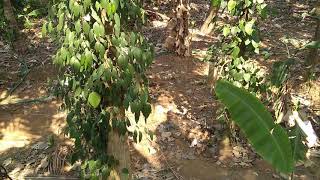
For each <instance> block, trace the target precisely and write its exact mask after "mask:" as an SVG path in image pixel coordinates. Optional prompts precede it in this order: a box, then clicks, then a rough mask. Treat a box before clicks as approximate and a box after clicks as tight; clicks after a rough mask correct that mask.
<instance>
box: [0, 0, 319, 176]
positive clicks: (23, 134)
mask: <svg viewBox="0 0 320 180" xmlns="http://www.w3.org/2000/svg"><path fill="white" fill-rule="evenodd" d="M191 2H192V3H194V4H195V5H196V6H195V7H196V8H198V10H196V9H195V8H194V9H193V10H192V11H191V17H192V18H193V20H194V21H195V24H196V25H199V24H201V22H202V21H203V19H204V17H205V12H206V11H207V9H208V7H207V6H206V5H205V4H206V3H207V2H202V1H199V2H198V1H191ZM268 2H269V3H270V4H271V6H272V7H273V8H274V9H275V11H276V12H277V14H276V15H274V19H276V20H267V21H266V22H265V23H264V24H262V26H263V27H264V29H265V30H263V31H262V35H263V36H264V43H265V46H266V47H267V48H270V49H269V50H270V52H272V53H273V55H272V56H271V57H270V61H268V62H265V61H261V64H263V65H264V66H265V67H266V68H268V67H270V64H271V62H274V61H277V60H282V59H284V58H286V46H285V45H284V44H281V43H279V41H280V40H279V39H280V38H281V37H282V36H284V35H289V36H290V37H298V38H299V39H300V40H308V39H310V38H311V36H312V29H311V28H309V27H313V24H312V23H310V22H309V21H307V20H301V18H298V19H297V18H295V17H293V16H291V14H294V13H288V11H290V12H291V11H292V12H301V11H303V10H304V9H307V8H308V5H305V4H302V3H297V4H296V5H295V6H294V8H293V9H290V10H289V9H286V8H285V7H286V6H285V5H286V4H285V3H284V2H282V1H275V0H272V1H271V0H270V1H268ZM163 11H164V12H167V10H163ZM159 12H161V13H164V12H162V9H161V8H159ZM195 14H196V15H195ZM193 15H194V16H193ZM300 21H301V22H300ZM284 22H286V23H284ZM157 23H158V24H157ZM159 24H160V25H159ZM165 24H166V22H163V21H159V22H155V21H154V23H153V25H150V27H148V28H146V30H145V32H144V33H145V34H146V36H147V37H148V38H149V39H150V41H151V42H152V43H154V45H155V46H157V47H158V49H160V51H161V52H158V54H157V57H156V58H155V61H154V63H153V64H152V66H151V68H150V70H149V72H148V77H149V80H150V96H151V98H152V108H153V112H152V114H151V115H150V118H149V119H148V123H147V124H142V125H143V126H145V127H147V128H149V129H150V130H151V131H153V132H154V133H155V134H156V136H155V139H154V140H153V141H151V140H150V139H149V138H147V136H144V138H143V141H142V142H141V143H139V144H135V143H131V147H130V149H131V155H132V156H131V157H132V166H133V169H134V176H135V177H136V178H137V179H190V180H196V179H201V180H206V179H208V180H212V179H246V180H247V179H250V180H251V179H252V180H255V179H266V180H267V179H279V178H281V176H280V175H279V174H278V173H276V172H274V171H273V169H272V168H271V167H270V166H269V165H268V164H267V163H265V162H264V161H262V160H261V159H260V158H259V157H258V156H257V155H256V154H255V153H254V152H252V150H251V149H250V148H248V147H247V146H246V145H245V144H241V143H240V144H239V143H238V144H237V143H230V142H231V141H232V140H230V139H229V138H228V134H226V133H225V129H226V127H224V125H223V123H221V122H218V121H217V120H216V110H217V106H218V102H217V101H216V100H215V99H214V96H213V94H212V93H211V92H210V89H209V88H208V87H207V85H206V78H207V73H208V64H207V63H206V62H203V61H201V60H202V58H203V54H204V50H205V49H206V48H207V47H208V46H209V45H210V44H212V43H216V42H217V41H218V39H217V38H215V36H214V35H212V36H203V35H201V34H199V33H198V32H197V31H194V34H195V38H194V39H193V41H194V43H193V50H194V53H193V56H192V57H189V58H181V57H178V56H176V55H174V54H171V53H167V52H165V51H163V50H162V49H161V47H160V46H161V44H162V43H163V42H164V38H165V29H164V27H165ZM218 24H219V23H218ZM276 24H280V25H281V27H279V26H276ZM298 25H299V26H298ZM27 33H30V34H29V35H28V37H29V38H30V39H29V40H28V41H30V43H29V44H31V45H30V46H28V52H27V54H25V55H23V56H22V55H17V54H15V53H14V52H13V51H12V50H10V49H8V48H6V47H5V45H4V46H1V45H0V163H3V164H4V165H5V166H6V168H7V170H8V171H9V175H10V176H11V177H13V179H23V178H24V177H25V176H28V175H29V176H30V175H34V174H45V172H46V171H47V170H48V168H47V166H48V164H46V163H48V161H46V160H45V159H46V158H48V157H49V156H50V155H51V154H52V153H54V152H55V151H56V150H57V149H56V147H57V146H58V145H61V144H63V145H67V146H68V145H69V144H70V142H69V140H68V139H66V138H65V137H64V136H63V135H61V132H62V129H63V127H64V125H65V113H64V112H61V111H60V110H59V106H60V102H59V101H58V100H56V99H51V98H47V95H48V94H49V93H48V92H49V91H50V88H49V87H50V85H49V84H50V83H48V79H52V80H54V79H55V76H56V73H57V69H55V68H54V67H53V65H52V64H51V56H52V55H53V53H54V48H52V45H51V44H50V43H47V42H41V41H40V40H39V39H38V38H37V37H39V36H38V34H39V28H35V30H32V32H27ZM39 42H41V43H39ZM159 44H160V46H159ZM289 48H291V49H292V50H294V47H293V46H291V45H290V46H289ZM279 52H281V53H279ZM282 52H284V53H282ZM305 54H306V52H301V53H298V55H297V59H298V60H300V61H301V62H303V60H304V56H305ZM22 62H23V63H22ZM25 67H28V68H29V69H30V72H29V73H28V74H27V76H26V78H25V79H23V81H22V82H21V84H20V85H19V86H18V87H17V89H16V90H15V91H14V92H13V93H12V94H11V95H10V96H8V93H9V91H10V88H12V87H14V86H15V84H16V83H19V81H20V80H21V78H22V77H23V76H21V75H19V74H21V69H23V68H25ZM299 68H300V69H301V68H302V69H303V66H302V65H301V64H300V65H299V66H297V67H296V68H295V69H294V72H295V73H294V76H295V77H296V78H293V79H294V80H292V81H293V82H292V85H291V86H292V87H293V91H294V92H296V93H298V94H306V92H308V91H309V93H307V97H308V99H310V100H311V102H312V103H313V104H314V106H313V107H314V109H315V110H316V108H319V107H320V93H319V88H318V87H319V85H320V81H319V79H317V80H315V81H313V82H311V83H304V82H303V81H302V80H301V78H300V79H299V76H300V75H302V74H303V71H301V70H299ZM39 97H40V98H41V99H40V100H39V99H38V100H34V99H33V101H32V102H27V101H24V100H28V99H32V98H39ZM21 100H22V101H21ZM17 102H19V103H18V104H17ZM315 112H316V111H315ZM317 113H319V111H317V112H316V113H315V114H314V117H316V118H318V117H319V114H317ZM50 137H53V138H54V139H55V144H54V146H53V147H50V146H48V144H47V142H48V138H50ZM314 162H317V163H316V164H310V163H307V164H305V166H310V167H309V168H305V167H304V166H303V165H301V166H299V167H297V173H296V175H295V177H296V179H310V180H311V179H320V174H319V160H316V161H314ZM46 165H47V166H46ZM55 168H57V169H59V168H63V167H55ZM77 168H78V167H77V166H70V165H68V166H66V167H65V169H64V172H63V173H60V172H59V173H56V174H55V175H68V176H77V174H78V171H77Z"/></svg>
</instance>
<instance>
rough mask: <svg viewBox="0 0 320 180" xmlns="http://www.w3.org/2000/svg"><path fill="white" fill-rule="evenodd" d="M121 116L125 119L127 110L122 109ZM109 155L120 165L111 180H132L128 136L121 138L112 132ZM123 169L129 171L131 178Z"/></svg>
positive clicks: (109, 141) (109, 140)
mask: <svg viewBox="0 0 320 180" xmlns="http://www.w3.org/2000/svg"><path fill="white" fill-rule="evenodd" d="M120 116H121V117H123V118H120V119H124V117H125V109H124V108H123V109H121V112H120ZM107 151H108V155H110V156H111V155H112V156H113V157H114V158H115V159H116V160H118V161H119V164H118V165H117V166H116V168H115V169H114V170H113V171H112V172H111V174H110V177H109V178H108V179H110V180H127V179H128V180H131V179H132V172H131V167H130V163H131V161H130V153H129V144H128V136H127V135H126V136H120V134H119V133H118V132H117V131H116V130H112V131H111V132H109V134H108V150H107ZM123 169H127V170H128V171H129V176H127V175H126V174H124V173H122V171H123Z"/></svg>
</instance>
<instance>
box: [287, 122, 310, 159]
mask: <svg viewBox="0 0 320 180" xmlns="http://www.w3.org/2000/svg"><path fill="white" fill-rule="evenodd" d="M289 136H290V137H291V138H290V141H291V145H292V149H293V159H294V162H298V161H303V160H305V158H306V153H307V147H306V146H305V145H304V144H303V143H302V140H303V137H304V135H303V132H302V131H301V129H300V127H299V126H298V125H295V126H294V127H293V128H292V129H290V131H289Z"/></svg>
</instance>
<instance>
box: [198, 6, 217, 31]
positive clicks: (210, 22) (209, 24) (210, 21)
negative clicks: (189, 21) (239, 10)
mask: <svg viewBox="0 0 320 180" xmlns="http://www.w3.org/2000/svg"><path fill="white" fill-rule="evenodd" d="M219 9H220V4H219V5H210V9H209V15H208V17H207V18H206V20H205V21H204V23H203V25H202V26H201V32H202V33H204V34H210V33H211V32H212V30H213V28H214V25H215V19H216V17H217V14H218V12H219Z"/></svg>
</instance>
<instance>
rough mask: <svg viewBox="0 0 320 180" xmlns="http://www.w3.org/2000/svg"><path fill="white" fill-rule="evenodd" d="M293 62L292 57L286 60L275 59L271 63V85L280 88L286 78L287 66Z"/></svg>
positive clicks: (287, 73)
mask: <svg viewBox="0 0 320 180" xmlns="http://www.w3.org/2000/svg"><path fill="white" fill-rule="evenodd" d="M292 64H293V59H288V60H286V61H277V62H275V63H273V66H272V76H271V83H272V85H274V86H276V87H278V88H280V87H281V86H282V85H283V83H284V82H285V81H286V80H287V79H288V75H289V68H290V66H291V65H292Z"/></svg>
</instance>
